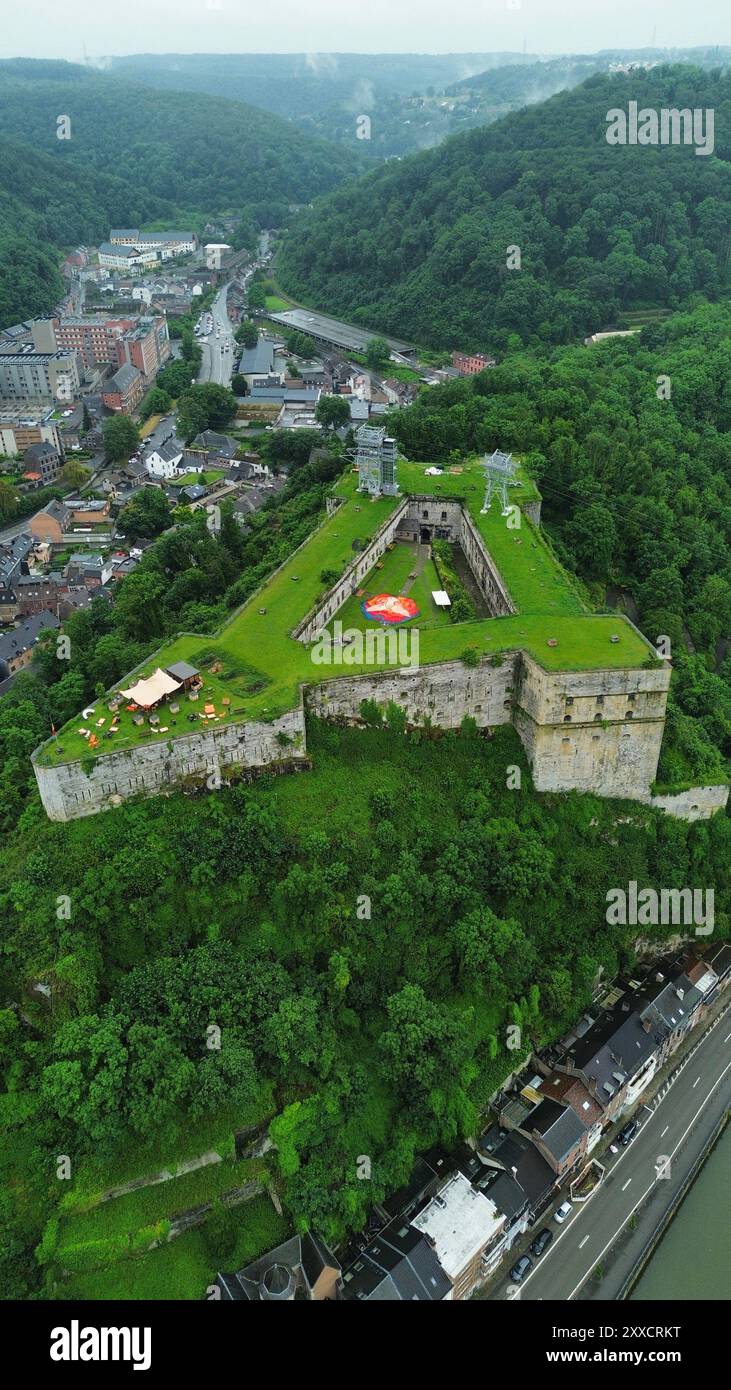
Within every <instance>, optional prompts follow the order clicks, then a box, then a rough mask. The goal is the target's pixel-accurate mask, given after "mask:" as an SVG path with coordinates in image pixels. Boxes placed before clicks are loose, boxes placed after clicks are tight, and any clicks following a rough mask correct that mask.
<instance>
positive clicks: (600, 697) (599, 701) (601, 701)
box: [596, 695, 604, 705]
mask: <svg viewBox="0 0 731 1390" xmlns="http://www.w3.org/2000/svg"><path fill="white" fill-rule="evenodd" d="M596 702H597V704H598V705H603V704H604V696H603V695H597V697H596Z"/></svg>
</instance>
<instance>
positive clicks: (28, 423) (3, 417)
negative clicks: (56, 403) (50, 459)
mask: <svg viewBox="0 0 731 1390" xmlns="http://www.w3.org/2000/svg"><path fill="white" fill-rule="evenodd" d="M54 413H55V412H54V410H53V408H52V407H50V406H46V407H45V408H42V409H32V408H30V407H28V406H15V407H13V406H10V407H8V406H3V407H2V408H0V455H6V456H9V457H15V456H18V457H19V456H21V455H23V454H25V452H26V450H27V449H30V448H31V447H32V446H33V445H34V444H50V445H51V446H52V448H53V449H54V450H55V451H56V453H58V454H59V456H62V455H63V445H62V443H61V435H60V431H59V422H58V421H57V420H55V419H54Z"/></svg>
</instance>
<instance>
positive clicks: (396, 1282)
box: [343, 1217, 452, 1303]
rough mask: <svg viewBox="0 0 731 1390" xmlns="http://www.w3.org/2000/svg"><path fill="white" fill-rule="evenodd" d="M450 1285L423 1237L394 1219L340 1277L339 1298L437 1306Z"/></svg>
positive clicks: (435, 1255) (433, 1252)
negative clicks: (341, 1278) (341, 1295)
mask: <svg viewBox="0 0 731 1390" xmlns="http://www.w3.org/2000/svg"><path fill="white" fill-rule="evenodd" d="M451 1287H452V1285H451V1284H450V1282H449V1279H448V1278H447V1276H446V1274H445V1273H444V1270H443V1269H442V1267H441V1265H440V1263H439V1259H438V1257H437V1254H436V1252H435V1251H434V1250H433V1249H432V1247H431V1245H430V1243H429V1241H428V1240H427V1238H426V1236H424V1235H423V1234H422V1233H421V1231H417V1230H416V1229H415V1228H414V1227H413V1226H411V1225H409V1224H404V1223H403V1221H402V1220H401V1218H398V1217H397V1218H396V1220H395V1221H392V1222H391V1223H390V1225H388V1226H386V1227H384V1229H383V1230H382V1231H379V1233H378V1235H377V1236H376V1238H375V1240H372V1241H371V1242H370V1244H369V1245H367V1246H366V1248H365V1250H363V1251H361V1253H360V1255H359V1256H358V1258H357V1259H356V1260H354V1262H353V1264H352V1265H351V1266H350V1267H349V1269H346V1270H345V1272H344V1274H343V1295H344V1297H345V1298H346V1299H353V1300H358V1301H361V1302H365V1301H367V1300H368V1301H369V1300H371V1299H373V1300H374V1301H380V1302H383V1301H386V1302H419V1303H434V1302H441V1300H442V1299H443V1298H445V1297H446V1295H447V1294H448V1293H449V1292H450V1289H451Z"/></svg>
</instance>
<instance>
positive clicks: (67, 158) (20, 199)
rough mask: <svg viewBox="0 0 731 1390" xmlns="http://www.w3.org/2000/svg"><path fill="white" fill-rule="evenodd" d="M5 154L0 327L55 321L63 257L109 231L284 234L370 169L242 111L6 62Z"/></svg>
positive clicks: (1, 123)
mask: <svg viewBox="0 0 731 1390" xmlns="http://www.w3.org/2000/svg"><path fill="white" fill-rule="evenodd" d="M59 117H68V119H69V121H70V139H59V138H58V136H57V129H58V124H57V123H58V121H59ZM0 153H2V158H0V188H2V190H3V198H2V203H1V204H0V275H1V276H2V282H3V283H2V289H0V323H2V324H7V323H8V322H15V321H17V320H18V319H21V318H25V317H26V316H27V315H29V314H34V313H39V312H45V311H46V310H47V309H49V308H51V307H52V305H53V303H54V302H55V300H56V299H57V298H58V294H59V290H60V285H61V282H60V279H59V277H58V274H57V271H56V269H55V267H56V266H57V264H58V261H59V255H60V250H61V249H62V248H63V247H67V246H69V245H73V244H76V243H78V242H84V241H87V242H90V241H96V240H99V239H100V238H102V237H104V236H105V235H106V233H107V232H108V229H109V226H110V224H111V225H114V224H116V225H121V226H136V225H142V226H144V225H145V224H146V223H147V222H150V221H157V220H162V219H170V218H173V217H174V218H176V219H177V218H179V217H184V218H186V219H190V220H191V221H192V222H194V223H195V222H199V223H203V222H204V221H205V220H206V219H207V218H209V217H211V216H212V215H213V214H215V213H216V212H222V211H226V210H230V211H233V212H235V213H238V214H242V216H243V219H244V224H245V225H248V226H249V227H256V226H258V225H265V226H267V225H268V226H273V225H278V224H280V223H281V222H282V221H283V220H285V219H286V218H287V216H288V215H289V213H288V210H289V207H290V205H291V204H307V203H309V202H310V201H311V199H312V198H313V197H315V196H316V195H318V194H322V193H326V192H328V191H329V190H331V189H333V188H335V187H336V185H337V184H338V183H339V182H340V181H342V180H343V179H345V178H346V177H347V176H348V175H350V174H352V173H353V172H355V171H357V169H358V168H359V167H361V164H362V161H361V163H359V161H358V160H357V158H356V157H355V156H354V155H352V154H351V153H350V152H349V151H347V150H345V149H343V148H341V147H337V146H334V145H328V144H327V143H326V142H324V141H321V140H318V139H315V140H307V141H305V140H303V138H302V135H301V133H300V132H299V131H297V130H296V129H295V127H294V126H292V125H291V124H290V123H289V122H288V121H285V120H281V119H279V118H278V117H276V116H273V115H271V114H269V113H267V112H264V111H260V110H258V109H257V108H255V107H250V106H246V105H244V104H242V103H240V102H233V101H226V100H225V99H224V98H223V97H221V98H219V99H214V98H213V97H210V96H206V95H204V94H195V93H194V94H186V93H180V92H172V91H171V92H167V91H151V90H150V89H149V88H147V87H143V86H137V85H135V84H133V83H129V82H126V81H124V80H122V79H117V78H115V77H113V76H111V75H109V74H106V73H99V72H95V71H91V70H89V69H88V68H85V67H81V66H76V65H74V64H71V63H62V62H35V61H32V60H26V59H18V60H12V61H8V62H0Z"/></svg>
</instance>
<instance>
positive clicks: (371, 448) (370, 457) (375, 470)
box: [355, 425, 398, 497]
mask: <svg viewBox="0 0 731 1390" xmlns="http://www.w3.org/2000/svg"><path fill="white" fill-rule="evenodd" d="M355 439H356V449H355V462H356V464H357V466H358V491H359V492H369V493H370V494H371V496H372V497H380V495H381V493H385V494H386V496H388V497H395V496H396V495H397V493H398V482H397V480H396V463H397V453H396V441H395V440H393V439H390V438H389V437H388V435H387V434H386V431H385V430H384V429H376V428H374V426H372V425H361V426H360V428H359V429H357V430H356V432H355Z"/></svg>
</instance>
